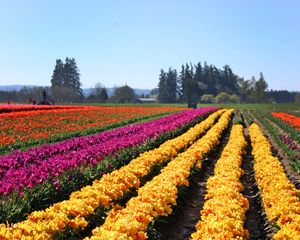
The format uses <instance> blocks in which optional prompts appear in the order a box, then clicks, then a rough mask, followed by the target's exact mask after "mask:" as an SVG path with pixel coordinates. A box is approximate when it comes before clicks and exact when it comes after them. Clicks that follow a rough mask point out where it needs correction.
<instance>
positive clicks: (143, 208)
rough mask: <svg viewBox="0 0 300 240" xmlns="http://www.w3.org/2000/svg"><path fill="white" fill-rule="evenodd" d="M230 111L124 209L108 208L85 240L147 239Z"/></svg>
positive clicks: (168, 211)
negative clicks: (149, 225) (102, 221)
mask: <svg viewBox="0 0 300 240" xmlns="http://www.w3.org/2000/svg"><path fill="white" fill-rule="evenodd" d="M232 112H233V111H232V110H228V111H226V112H225V113H224V114H223V115H222V116H221V118H220V119H219V121H218V122H217V123H216V124H215V125H214V126H213V127H212V128H211V129H210V130H209V131H208V132H207V133H206V135H204V136H203V137H202V138H200V139H199V140H198V141H196V142H195V143H194V144H193V145H192V146H191V147H190V148H188V149H187V150H186V151H184V152H183V153H181V154H179V155H178V156H177V157H176V158H174V159H173V160H172V161H171V162H170V163H169V164H168V165H167V166H166V167H165V168H163V169H162V170H161V173H160V174H159V175H157V176H156V177H154V178H153V179H152V180H151V181H149V182H147V183H146V184H145V185H144V186H143V187H141V188H139V189H138V196H137V197H134V198H131V199H130V200H129V201H128V202H127V204H126V207H125V208H124V209H120V210H118V209H112V210H111V211H110V213H109V214H108V216H107V218H106V220H105V223H104V224H103V225H102V226H100V227H98V228H95V229H94V230H93V231H92V233H93V236H92V237H91V238H85V239H86V240H88V239H91V240H96V239H111V240H117V239H128V240H130V239H131V240H133V239H147V233H146V229H147V226H148V224H149V223H150V222H152V221H153V220H154V219H155V218H157V217H160V216H167V215H169V214H171V212H172V206H175V205H176V199H177V196H178V189H177V188H178V187H180V186H183V185H186V186H187V185H188V184H189V182H188V177H189V175H190V172H191V169H192V168H193V167H194V166H197V167H198V168H201V160H202V159H203V158H204V156H205V155H206V154H207V153H208V152H209V151H211V150H212V149H213V148H214V147H215V146H216V145H217V144H218V143H219V139H220V137H221V135H222V132H223V131H224V129H225V128H226V127H227V126H228V124H229V122H230V116H231V114H232Z"/></svg>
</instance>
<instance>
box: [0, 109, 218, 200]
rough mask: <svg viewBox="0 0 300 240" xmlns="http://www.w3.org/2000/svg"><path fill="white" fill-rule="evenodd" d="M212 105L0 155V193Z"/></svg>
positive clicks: (89, 160)
mask: <svg viewBox="0 0 300 240" xmlns="http://www.w3.org/2000/svg"><path fill="white" fill-rule="evenodd" d="M215 110H216V108H210V107H208V108H202V109H196V110H187V111H183V112H180V113H176V114H172V115H170V116H167V117H163V118H161V119H157V120H153V121H150V122H146V123H142V124H135V125H130V126H126V127H123V128H118V129H114V130H112V131H107V132H103V133H100V134H97V135H93V136H87V137H80V138H73V139H70V140H66V141H64V142H60V143H56V144H53V145H44V146H41V147H38V148H34V149H30V150H28V151H26V152H21V151H15V152H13V153H11V154H9V155H6V156H2V157H0V167H1V170H0V194H2V195H3V194H6V195H7V194H10V193H12V192H13V191H18V192H21V193H22V191H23V189H24V188H25V187H27V188H32V187H34V186H36V185H37V184H41V183H42V182H44V181H45V180H47V179H48V178H49V177H51V176H58V175H59V174H62V173H63V172H65V171H66V170H68V169H71V168H75V167H78V166H81V165H93V164H96V163H98V162H100V161H101V160H102V159H104V158H105V157H107V156H108V155H110V154H112V153H113V152H115V151H117V150H119V149H124V148H128V147H133V146H136V145H138V144H141V143H143V142H145V141H146V140H147V139H150V138H151V139H155V138H156V137H158V136H159V135H161V134H162V133H165V132H167V131H171V130H174V129H176V128H178V127H181V126H183V125H185V124H187V123H188V122H191V121H194V120H195V119H197V118H199V117H201V116H204V115H206V114H208V113H210V112H212V111H215Z"/></svg>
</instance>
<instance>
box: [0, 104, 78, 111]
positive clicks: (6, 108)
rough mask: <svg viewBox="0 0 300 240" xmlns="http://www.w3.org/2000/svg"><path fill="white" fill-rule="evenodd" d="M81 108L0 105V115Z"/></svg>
mask: <svg viewBox="0 0 300 240" xmlns="http://www.w3.org/2000/svg"><path fill="white" fill-rule="evenodd" d="M82 107H83V106H63V105H32V104H0V113H6V112H21V111H34V110H53V109H72V108H73V109H74V108H82Z"/></svg>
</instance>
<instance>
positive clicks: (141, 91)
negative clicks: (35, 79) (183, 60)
mask: <svg viewBox="0 0 300 240" xmlns="http://www.w3.org/2000/svg"><path fill="white" fill-rule="evenodd" d="M23 87H27V88H33V87H40V86H34V85H4V86H1V85H0V91H20V90H21V89H22V88H23ZM44 87H49V86H44ZM106 89H107V94H108V96H112V95H113V92H114V88H106ZM82 90H83V94H84V96H89V95H90V94H91V92H92V90H93V88H83V89H82ZM133 90H134V92H135V94H136V95H142V94H144V95H147V94H149V93H150V91H151V89H140V88H134V89H133Z"/></svg>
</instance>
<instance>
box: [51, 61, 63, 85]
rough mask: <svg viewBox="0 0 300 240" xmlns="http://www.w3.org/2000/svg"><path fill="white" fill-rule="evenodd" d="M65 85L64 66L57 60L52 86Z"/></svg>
mask: <svg viewBox="0 0 300 240" xmlns="http://www.w3.org/2000/svg"><path fill="white" fill-rule="evenodd" d="M63 84H64V64H63V62H62V61H61V60H60V59H57V60H56V65H55V68H54V70H53V75H52V78H51V85H52V86H60V87H61V86H63Z"/></svg>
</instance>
